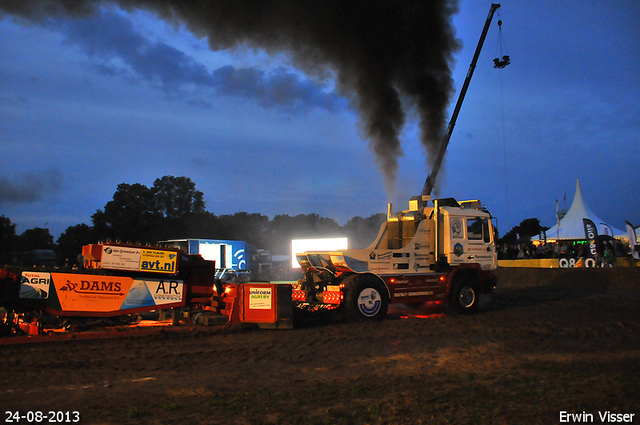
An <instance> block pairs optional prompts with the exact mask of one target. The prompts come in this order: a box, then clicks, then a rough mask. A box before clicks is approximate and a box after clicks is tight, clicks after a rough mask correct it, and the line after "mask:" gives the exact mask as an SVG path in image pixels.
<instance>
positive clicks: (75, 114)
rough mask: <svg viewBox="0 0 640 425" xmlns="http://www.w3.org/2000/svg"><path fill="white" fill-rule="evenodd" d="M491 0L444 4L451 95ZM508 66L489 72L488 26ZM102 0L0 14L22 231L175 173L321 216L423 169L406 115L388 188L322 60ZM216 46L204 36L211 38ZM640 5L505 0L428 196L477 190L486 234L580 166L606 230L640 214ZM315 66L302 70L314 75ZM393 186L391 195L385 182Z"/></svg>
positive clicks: (272, 210) (372, 200) (383, 193)
mask: <svg viewBox="0 0 640 425" xmlns="http://www.w3.org/2000/svg"><path fill="white" fill-rule="evenodd" d="M2 3H4V0H2V1H0V6H1V5H2ZM489 6H490V3H489V2H478V1H475V0H474V1H471V0H463V1H460V2H459V5H458V7H459V10H458V13H456V14H455V15H454V16H453V20H452V24H453V28H454V29H455V35H456V37H457V38H458V39H459V41H460V43H461V45H462V48H461V49H459V50H458V51H456V52H455V54H454V56H453V58H454V60H453V63H452V71H453V72H452V78H453V82H454V88H455V90H456V92H455V94H454V95H453V97H452V99H451V103H450V107H449V109H448V110H447V113H446V116H447V118H448V117H449V116H450V113H451V109H452V106H453V105H454V104H455V100H456V99H457V94H458V93H457V90H459V88H460V87H461V85H462V83H463V81H464V77H465V75H466V73H467V70H468V67H469V63H470V61H471V58H472V56H473V52H474V50H475V47H476V44H477V42H478V38H479V36H480V31H481V29H482V26H483V24H484V21H485V19H486V16H487V13H488V11H489ZM498 19H501V20H502V21H503V25H502V36H503V41H504V43H505V44H504V45H503V47H506V53H508V54H509V55H510V56H511V62H512V64H511V65H509V66H508V67H507V68H505V69H503V70H497V69H494V68H493V61H492V60H493V58H494V57H496V56H497V55H498V53H499V49H498V41H499V32H498V26H497V20H498ZM208 41H210V40H208V39H207V38H206V37H203V34H198V35H197V36H194V34H193V33H192V32H191V31H190V30H189V29H188V28H187V27H186V26H185V25H184V24H181V23H176V22H170V23H167V22H166V21H164V20H162V19H160V18H158V17H157V16H156V15H155V14H154V13H153V12H150V11H141V10H136V9H131V10H127V11H124V10H122V9H120V8H118V7H116V6H114V5H112V4H110V3H105V4H104V5H103V6H101V7H100V8H99V10H98V12H97V13H96V14H92V15H88V16H84V17H82V18H79V19H73V18H69V17H65V16H53V15H52V16H47V17H46V19H43V20H39V21H33V20H27V21H25V20H22V19H19V18H16V17H15V16H12V15H10V14H4V15H0V169H1V170H2V173H1V174H0V215H5V216H7V217H9V218H10V219H11V220H12V221H13V222H14V223H16V224H17V231H18V232H19V233H20V232H22V231H24V230H26V229H29V228H33V227H46V228H49V229H50V230H51V233H52V234H53V235H54V236H55V237H56V238H57V236H58V235H59V234H60V233H61V232H63V231H64V230H65V229H66V228H67V227H68V226H72V225H76V224H79V223H83V222H84V223H87V224H91V218H90V217H91V215H92V214H93V213H94V212H95V211H96V210H97V209H101V208H103V207H104V205H105V204H106V203H107V202H108V201H109V200H111V199H112V196H113V193H114V192H115V190H116V187H117V185H118V184H119V183H123V182H124V183H130V184H133V183H142V184H145V185H147V186H151V185H152V184H153V181H154V180H155V179H156V178H159V177H162V176H164V175H174V176H187V177H189V178H191V179H192V180H193V181H194V182H195V183H196V187H197V189H199V190H200V191H202V192H203V193H204V194H205V200H206V201H207V209H208V210H209V211H211V212H213V213H215V214H233V213H235V212H238V211H246V212H250V213H261V214H265V215H268V216H269V217H271V218H272V217H273V216H274V215H276V214H290V215H295V214H309V213H317V214H319V215H321V216H323V217H331V218H335V219H336V220H337V221H338V222H339V223H341V224H344V222H346V220H348V219H349V218H351V217H353V216H356V215H359V216H363V217H368V216H370V215H372V214H375V213H378V212H385V211H386V203H387V202H389V201H392V202H393V205H394V209H395V210H400V209H403V208H406V206H407V202H408V199H409V198H410V197H411V196H413V195H417V194H419V192H420V190H421V189H422V185H423V183H424V180H425V178H426V176H427V174H428V172H429V169H428V167H427V165H426V164H427V157H426V154H425V151H424V148H423V147H422V145H421V144H420V142H419V131H418V124H417V120H416V119H415V116H414V115H412V114H411V113H409V114H408V118H409V119H408V122H407V123H406V125H405V126H404V128H403V131H402V133H401V136H400V140H401V146H402V152H403V155H402V156H401V157H399V159H398V171H397V179H396V184H395V185H394V187H393V188H389V187H388V186H389V185H388V183H387V184H385V179H384V173H382V172H381V170H380V166H379V160H376V155H375V154H374V153H373V151H372V149H371V148H370V143H368V141H367V140H366V136H365V133H364V131H363V128H362V121H361V120H360V119H359V115H358V113H357V112H356V110H355V109H354V108H353V107H352V104H351V103H350V99H347V98H345V97H344V95H341V94H340V93H339V91H338V90H337V86H338V85H339V83H338V82H337V80H336V75H335V74H334V73H332V70H331V69H318V70H315V69H309V67H307V68H305V69H304V70H303V69H302V68H304V67H299V66H297V65H298V64H296V63H294V62H295V61H293V60H292V58H291V57H290V56H289V55H288V54H287V53H286V52H276V53H273V52H269V53H267V52H266V51H264V50H260V49H257V48H253V47H251V46H247V45H243V44H239V45H237V46H236V47H235V48H231V49H226V50H218V51H214V50H212V49H211V48H210V45H209V43H208ZM211 44H213V45H214V46H215V44H216V43H215V42H212V43H211ZM638 52H640V3H638V2H637V1H635V0H629V1H622V0H620V1H612V2H600V1H566V2H550V1H536V2H533V1H513V0H512V1H509V0H507V1H504V2H502V7H501V8H500V9H499V13H498V14H497V15H496V16H495V17H494V21H493V24H492V26H491V29H490V31H489V34H488V36H487V39H486V42H485V45H484V49H483V51H482V54H481V56H480V60H479V62H478V66H477V68H476V71H475V75H474V77H473V81H472V82H471V85H470V88H469V91H468V93H467V96H466V99H465V102H464V104H463V107H462V110H461V112H460V116H459V118H458V121H457V125H456V128H455V131H454V133H453V136H452V138H451V142H450V145H449V149H448V152H447V156H446V159H445V167H444V169H443V171H442V172H441V174H440V176H439V181H438V183H439V184H438V186H439V188H438V191H439V195H441V196H444V197H455V198H458V199H481V200H482V201H483V203H484V204H485V205H486V206H487V207H488V208H489V210H490V211H491V212H492V213H493V214H494V215H495V216H497V217H498V223H499V228H500V229H499V230H500V233H501V234H504V233H506V232H507V231H508V230H510V229H511V228H512V227H513V226H515V225H517V224H519V223H520V222H521V221H522V220H524V219H526V218H531V217H536V218H539V219H540V220H541V223H542V224H543V225H546V226H549V227H551V226H553V225H554V224H555V203H556V199H558V200H559V201H560V207H561V208H564V207H565V202H564V200H563V199H564V196H565V194H566V207H567V208H568V207H569V206H570V203H571V200H572V199H573V194H574V190H575V185H576V179H578V178H579V179H580V182H581V187H582V192H583V195H584V197H585V201H586V203H587V204H588V205H589V207H590V208H591V209H592V210H593V211H594V212H595V213H596V214H597V215H598V216H599V217H600V218H601V219H603V220H605V221H606V222H608V223H609V224H611V225H612V226H614V227H617V228H622V229H624V220H628V221H630V222H632V223H634V224H636V225H638V224H640V201H639V197H638V193H640V178H638V162H639V161H638V159H639V158H640V143H639V142H640V119H639V118H638V117H639V116H640V101H639V99H640V55H639V54H638ZM316 71H317V72H316ZM392 189H393V190H392Z"/></svg>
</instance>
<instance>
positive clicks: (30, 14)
mask: <svg viewBox="0 0 640 425" xmlns="http://www.w3.org/2000/svg"><path fill="white" fill-rule="evenodd" d="M106 3H114V4H118V5H119V6H120V7H121V8H123V9H125V10H133V9H144V10H149V11H152V12H154V13H156V14H158V15H159V16H160V17H161V18H162V19H164V20H166V21H168V22H171V23H175V24H185V25H186V27H187V28H188V29H189V30H190V31H191V32H192V33H193V34H194V35H195V36H197V37H207V39H208V42H209V45H210V47H211V49H213V50H220V49H233V48H235V47H241V46H250V47H253V48H261V49H264V50H265V51H266V52H267V53H270V54H275V53H286V54H288V55H289V57H291V60H292V64H293V65H294V66H296V67H297V68H299V69H301V70H302V71H304V72H305V73H306V74H308V75H309V76H311V77H316V78H335V79H336V85H337V89H338V91H339V92H340V93H341V95H342V96H344V97H345V98H347V99H348V100H349V102H350V105H351V107H352V108H354V109H355V110H356V111H357V113H358V116H359V120H360V126H361V130H362V131H363V133H364V136H365V137H366V138H367V140H368V141H369V143H370V148H371V149H372V150H373V152H374V153H375V156H376V159H377V162H378V165H379V167H380V169H381V170H382V172H383V175H384V180H385V187H386V190H387V193H388V194H389V195H391V194H392V193H393V191H394V189H395V185H396V176H397V171H398V158H399V157H400V156H402V148H401V143H400V133H401V131H402V128H403V127H404V124H405V122H406V120H407V114H408V113H409V114H412V113H416V114H417V118H418V121H419V124H420V131H421V143H422V145H423V146H424V148H425V150H426V152H427V154H428V156H429V157H430V158H433V157H434V156H435V155H434V153H435V152H436V151H437V147H438V146H439V144H440V141H441V140H442V136H443V133H444V129H445V127H446V118H445V113H446V108H447V106H448V104H449V99H450V96H451V94H452V93H453V81H452V78H451V71H450V65H451V63H452V60H453V53H454V52H455V51H456V50H457V49H459V47H460V46H459V42H458V40H457V39H456V38H455V31H454V29H453V26H452V24H451V18H452V15H453V14H455V13H456V12H457V10H458V6H457V0H450V1H447V0H406V1H404V0H366V1H362V0H347V1H345V0H317V1H304V0H279V1H278V0H274V1H269V0H264V1H259V0H209V1H206V0H204V1H196V0H129V1H127V0H113V1H110V2H107V1H104V2H100V1H91V0H0V10H1V11H3V12H5V13H8V14H12V15H16V16H20V17H22V18H25V19H28V20H32V21H38V20H42V19H46V18H52V17H59V16H71V17H74V16H84V15H87V14H91V13H92V12H94V11H95V9H96V8H97V7H99V6H100V5H101V4H106ZM337 154H339V153H337ZM355 160H357V158H355Z"/></svg>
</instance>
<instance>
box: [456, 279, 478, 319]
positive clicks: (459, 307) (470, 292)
mask: <svg viewBox="0 0 640 425" xmlns="http://www.w3.org/2000/svg"><path fill="white" fill-rule="evenodd" d="M478 301H479V300H478V287H477V285H476V284H475V282H473V281H471V280H467V279H465V280H461V281H460V282H458V283H457V284H456V286H455V287H454V288H453V292H451V305H453V308H454V309H456V311H457V312H458V313H462V314H469V313H475V312H476V311H477V310H478Z"/></svg>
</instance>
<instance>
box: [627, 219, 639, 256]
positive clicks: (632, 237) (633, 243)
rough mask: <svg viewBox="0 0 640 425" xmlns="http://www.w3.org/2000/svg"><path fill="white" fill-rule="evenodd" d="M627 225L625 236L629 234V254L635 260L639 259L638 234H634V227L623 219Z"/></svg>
mask: <svg viewBox="0 0 640 425" xmlns="http://www.w3.org/2000/svg"><path fill="white" fill-rule="evenodd" d="M625 223H626V225H627V236H629V247H630V248H631V255H632V256H633V258H635V259H636V260H640V252H638V245H637V244H638V236H637V235H636V229H635V228H634V227H633V225H632V224H631V223H629V222H628V221H626V220H625Z"/></svg>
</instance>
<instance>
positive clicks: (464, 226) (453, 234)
mask: <svg viewBox="0 0 640 425" xmlns="http://www.w3.org/2000/svg"><path fill="white" fill-rule="evenodd" d="M449 230H450V232H449V236H450V238H451V240H450V244H448V245H449V247H450V251H449V252H448V253H447V259H448V261H449V264H451V265H456V264H462V263H478V264H480V267H481V268H482V269H483V270H492V269H494V268H495V266H496V264H494V263H495V262H496V261H497V260H496V259H495V255H494V251H495V248H494V247H495V245H494V241H493V232H492V226H491V222H490V221H489V218H488V217H483V216H455V215H451V216H449Z"/></svg>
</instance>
